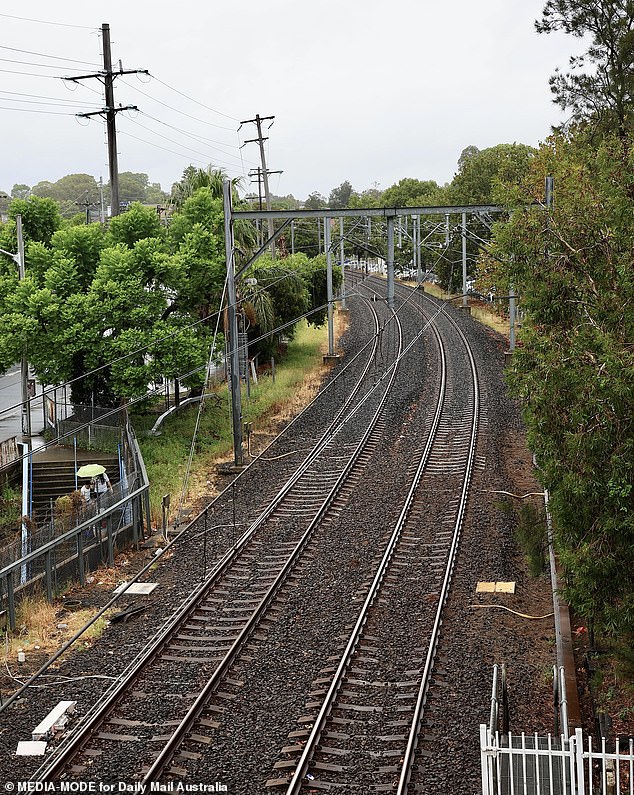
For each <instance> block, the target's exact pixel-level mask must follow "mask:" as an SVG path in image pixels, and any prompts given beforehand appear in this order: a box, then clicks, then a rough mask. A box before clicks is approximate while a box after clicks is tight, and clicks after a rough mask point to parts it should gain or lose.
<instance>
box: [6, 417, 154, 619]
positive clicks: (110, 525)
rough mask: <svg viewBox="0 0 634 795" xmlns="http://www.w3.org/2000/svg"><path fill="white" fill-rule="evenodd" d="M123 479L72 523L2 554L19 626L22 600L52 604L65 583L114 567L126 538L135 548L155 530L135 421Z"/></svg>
mask: <svg viewBox="0 0 634 795" xmlns="http://www.w3.org/2000/svg"><path fill="white" fill-rule="evenodd" d="M120 430H121V435H120V444H121V469H122V473H121V474H122V477H121V480H120V482H119V483H117V484H116V485H115V486H114V487H113V489H112V491H111V492H107V493H106V494H103V495H101V496H100V497H99V499H97V500H92V501H91V504H90V505H89V506H88V507H86V506H80V507H79V508H78V510H76V511H74V512H72V513H71V514H69V515H68V516H67V517H66V519H65V522H66V525H64V523H63V522H62V523H61V524H60V523H54V522H53V523H51V522H49V523H48V524H47V525H45V526H44V527H39V528H37V527H35V528H30V529H29V532H28V535H27V538H26V540H25V539H24V538H21V539H19V540H16V541H15V542H14V544H12V545H10V547H8V548H4V549H3V550H2V551H1V552H0V609H2V610H3V611H5V614H6V617H7V624H8V626H9V627H10V628H11V629H14V628H15V625H16V599H17V598H19V597H20V596H21V595H23V594H25V593H32V592H33V591H34V590H38V589H39V590H40V591H42V592H43V593H44V594H45V595H46V597H47V599H48V600H49V601H52V600H53V598H54V595H55V592H56V591H57V590H58V589H59V586H60V585H61V584H62V583H65V582H67V581H68V580H72V579H78V580H79V582H80V583H81V584H82V585H83V584H84V582H85V576H86V571H87V570H89V569H90V568H95V567H96V566H97V565H99V564H100V563H102V562H107V563H108V565H110V566H111V565H113V563H114V555H115V548H116V546H117V544H118V542H119V541H120V540H121V539H122V538H123V537H125V538H126V540H127V539H129V540H130V541H131V542H132V543H133V544H136V543H138V541H139V540H140V539H141V538H143V537H144V535H145V528H146V527H147V531H148V533H149V531H150V510H149V482H148V478H147V472H146V470H145V465H144V463H143V458H142V456H141V452H140V450H139V448H138V444H137V442H136V439H135V438H134V434H133V432H132V429H131V427H130V425H129V423H126V424H125V426H124V427H123V428H122V429H120Z"/></svg>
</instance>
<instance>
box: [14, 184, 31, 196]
mask: <svg viewBox="0 0 634 795" xmlns="http://www.w3.org/2000/svg"><path fill="white" fill-rule="evenodd" d="M30 195H31V188H30V187H29V186H28V185H24V184H16V185H14V186H13V187H12V188H11V198H12V199H28V198H29V196H30Z"/></svg>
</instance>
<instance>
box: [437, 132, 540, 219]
mask: <svg viewBox="0 0 634 795" xmlns="http://www.w3.org/2000/svg"><path fill="white" fill-rule="evenodd" d="M534 154H535V150H534V149H533V148H532V147H530V146H526V144H517V143H515V144H498V145H497V146H492V147H490V148H489V149H482V150H478V149H477V148H476V147H474V146H469V147H467V148H466V149H464V150H463V151H462V154H461V155H460V159H459V161H458V173H457V174H456V175H455V176H454V178H453V180H452V181H451V184H450V185H449V187H448V189H447V193H448V198H449V200H450V203H451V204H500V203H502V199H504V198H505V197H506V192H505V191H506V186H507V185H513V184H516V183H518V182H519V181H521V179H522V177H523V176H524V175H525V174H526V173H527V171H528V168H529V165H530V162H531V159H532V158H533V156H534Z"/></svg>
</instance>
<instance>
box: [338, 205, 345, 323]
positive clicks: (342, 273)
mask: <svg viewBox="0 0 634 795" xmlns="http://www.w3.org/2000/svg"><path fill="white" fill-rule="evenodd" d="M339 263H340V265H341V308H342V309H344V310H345V309H346V264H345V257H344V250H343V218H340V219H339Z"/></svg>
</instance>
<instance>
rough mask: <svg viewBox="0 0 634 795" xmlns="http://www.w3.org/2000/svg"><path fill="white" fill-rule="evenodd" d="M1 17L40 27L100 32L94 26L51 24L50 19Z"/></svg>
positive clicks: (7, 15)
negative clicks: (50, 26)
mask: <svg viewBox="0 0 634 795" xmlns="http://www.w3.org/2000/svg"><path fill="white" fill-rule="evenodd" d="M0 17H6V18H7V19H18V20H20V21H21V22H37V23H38V24H40V25H55V26H56V27H60V28H77V29H79V30H95V31H97V30H99V28H96V27H94V26H92V25H70V24H67V23H65V22H51V21H49V20H48V19H32V18H30V17H18V16H16V15H15V14H0Z"/></svg>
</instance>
